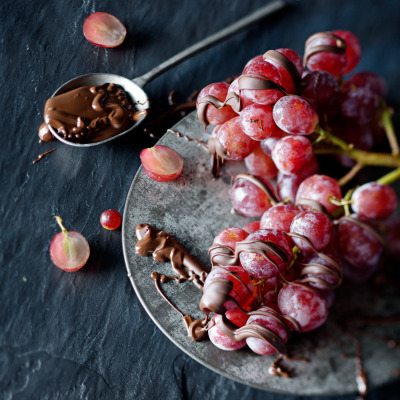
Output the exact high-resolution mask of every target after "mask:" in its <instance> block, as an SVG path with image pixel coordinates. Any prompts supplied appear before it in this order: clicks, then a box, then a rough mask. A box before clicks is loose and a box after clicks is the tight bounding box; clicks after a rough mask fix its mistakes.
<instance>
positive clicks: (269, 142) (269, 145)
mask: <svg viewBox="0 0 400 400" xmlns="http://www.w3.org/2000/svg"><path fill="white" fill-rule="evenodd" d="M286 135H287V133H286V132H283V130H282V129H280V128H278V127H277V129H276V131H275V132H274V133H273V134H272V135H271V136H270V137H269V138H267V139H264V140H262V141H261V142H260V144H261V148H262V150H263V152H264V153H265V154H266V155H267V156H270V157H271V153H272V149H273V148H274V147H275V145H276V143H277V142H278V140H279V139H282V138H283V137H285V136H286Z"/></svg>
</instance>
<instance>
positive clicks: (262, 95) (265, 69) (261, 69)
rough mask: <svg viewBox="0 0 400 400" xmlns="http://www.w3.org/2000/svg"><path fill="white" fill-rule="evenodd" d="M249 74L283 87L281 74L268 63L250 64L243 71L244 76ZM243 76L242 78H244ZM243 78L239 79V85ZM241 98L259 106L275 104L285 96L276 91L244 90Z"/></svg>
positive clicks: (255, 62)
mask: <svg viewBox="0 0 400 400" xmlns="http://www.w3.org/2000/svg"><path fill="white" fill-rule="evenodd" d="M247 74H255V75H260V76H263V77H265V78H267V79H270V80H271V81H273V82H275V83H276V84H278V85H282V78H281V75H280V74H279V72H278V70H277V69H276V68H275V67H274V66H273V65H272V64H270V63H267V62H266V61H254V62H252V63H250V64H249V65H248V66H247V67H245V69H244V70H243V75H247ZM243 75H242V76H243ZM240 81H241V78H240V77H239V85H241V83H240ZM240 96H241V97H243V98H245V99H247V100H250V101H253V102H254V103H258V104H265V105H268V104H273V103H275V102H276V101H277V100H278V99H279V98H280V97H282V96H283V94H282V93H281V92H280V91H279V90H276V89H246V88H244V89H242V90H241V91H240Z"/></svg>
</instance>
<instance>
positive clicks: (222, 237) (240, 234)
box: [213, 228, 249, 250]
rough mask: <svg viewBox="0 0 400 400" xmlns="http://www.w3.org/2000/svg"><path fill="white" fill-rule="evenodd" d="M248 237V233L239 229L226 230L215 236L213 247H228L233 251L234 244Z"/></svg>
mask: <svg viewBox="0 0 400 400" xmlns="http://www.w3.org/2000/svg"><path fill="white" fill-rule="evenodd" d="M247 236H249V234H248V232H247V231H246V230H244V229H240V228H226V229H223V230H222V231H221V232H219V233H218V234H217V236H215V238H214V241H213V245H215V244H219V245H222V246H228V247H230V248H231V249H232V250H235V247H236V243H237V242H241V241H242V240H244V239H246V238H247Z"/></svg>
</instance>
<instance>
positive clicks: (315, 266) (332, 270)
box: [287, 232, 343, 290]
mask: <svg viewBox="0 0 400 400" xmlns="http://www.w3.org/2000/svg"><path fill="white" fill-rule="evenodd" d="M287 235H289V236H291V237H295V238H297V239H300V240H303V241H304V242H306V243H307V245H308V246H310V247H311V249H312V250H313V252H314V253H315V254H317V255H318V257H321V258H322V259H324V260H325V261H327V262H328V264H330V266H327V265H324V264H320V263H310V264H303V265H304V267H303V268H302V270H301V276H302V279H300V280H299V281H298V282H300V283H301V284H304V283H308V282H315V283H318V284H319V285H322V286H324V287H326V288H329V289H336V288H337V287H339V286H340V285H341V283H342V280H343V273H342V269H341V267H340V266H339V264H338V263H337V262H336V261H335V260H334V259H333V258H332V257H329V256H328V255H326V254H324V253H321V252H319V251H318V250H317V249H316V248H315V246H314V245H313V244H312V242H311V241H310V240H309V239H308V238H307V237H306V236H304V235H300V234H299V233H294V232H288V233H287ZM308 274H312V275H313V276H306V275H308ZM327 274H328V275H332V276H334V277H335V278H336V280H335V281H336V283H335V284H330V283H328V282H326V281H325V280H323V279H321V278H319V277H318V275H327ZM291 283H292V284H296V281H294V282H291ZM308 287H309V288H310V289H313V287H312V286H308ZM313 290H314V289H313Z"/></svg>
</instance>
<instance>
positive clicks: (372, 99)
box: [339, 81, 379, 122]
mask: <svg viewBox="0 0 400 400" xmlns="http://www.w3.org/2000/svg"><path fill="white" fill-rule="evenodd" d="M339 102H340V109H341V112H342V114H343V116H345V117H346V118H352V119H354V120H356V121H357V122H367V121H370V120H371V119H372V118H374V117H375V115H376V113H377V112H378V109H379V97H378V95H377V94H375V93H374V92H373V91H372V90H371V89H370V88H369V87H368V86H363V87H358V86H356V85H355V84H354V83H353V82H351V81H347V82H346V83H345V84H344V85H343V86H342V89H341V91H340V97H339Z"/></svg>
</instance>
